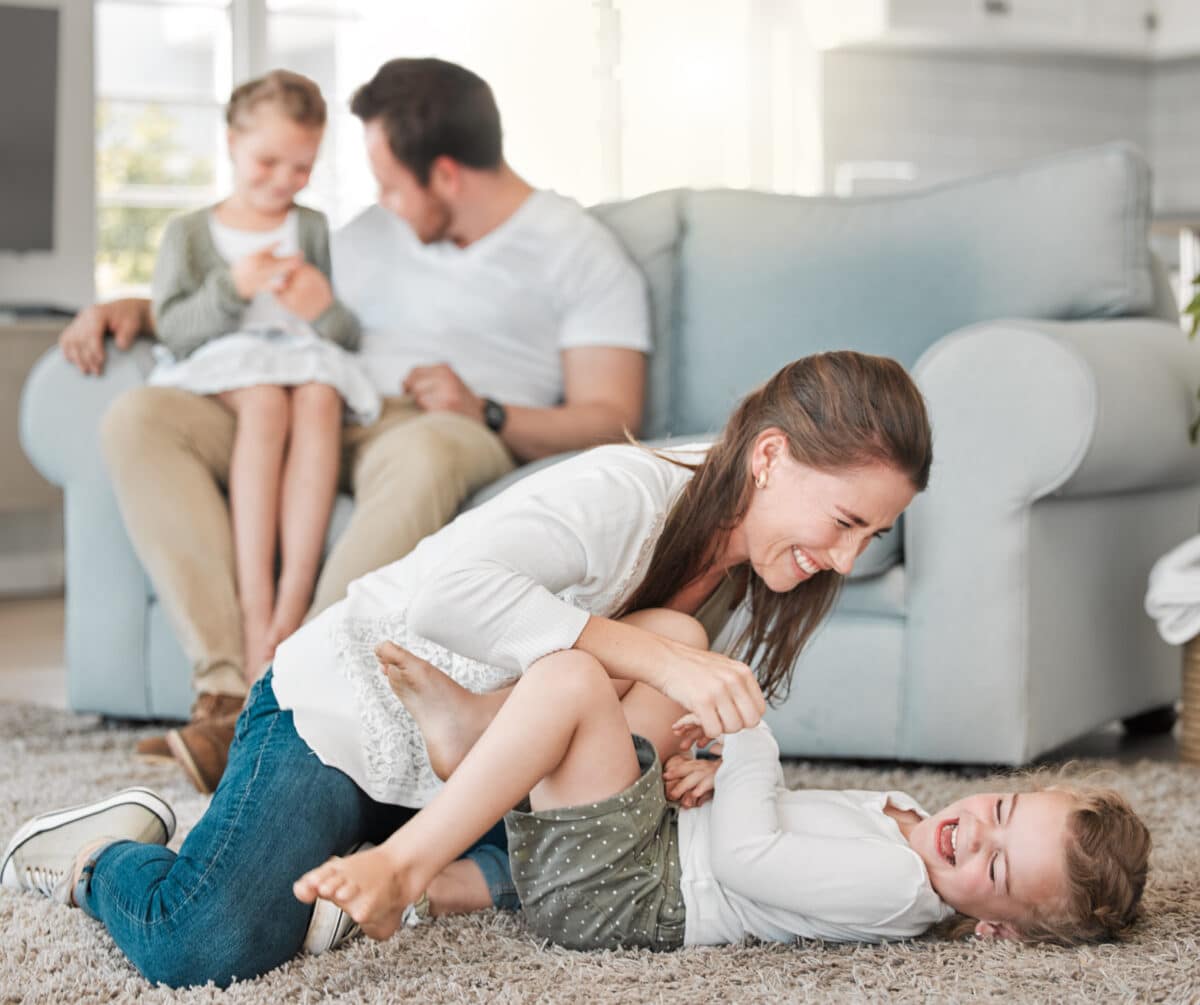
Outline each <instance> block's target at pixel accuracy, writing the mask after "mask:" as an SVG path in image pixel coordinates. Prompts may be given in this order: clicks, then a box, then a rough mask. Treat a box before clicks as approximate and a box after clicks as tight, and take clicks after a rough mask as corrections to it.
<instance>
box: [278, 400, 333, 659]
mask: <svg viewBox="0 0 1200 1005" xmlns="http://www.w3.org/2000/svg"><path fill="white" fill-rule="evenodd" d="M291 399H292V401H291V406H292V411H291V437H290V441H289V443H288V450H287V460H286V461H285V462H284V465H283V491H282V494H281V497H280V501H279V548H280V554H281V557H282V565H281V568H280V571H279V590H278V593H277V594H276V597H275V610H274V613H273V615H272V618H271V625H270V629H269V632H268V637H267V643H268V646H269V648H270V649H271V650H272V651H273V650H274V648H275V646H277V645H278V644H279V643H280V642H282V641H283V640H284V639H286V638H287V637H288V636H289V635H291V634H292V632H294V631H295V630H296V629H297V628H299V627H300V623H301V622H302V621H303V620H304V613H305V611H307V610H308V605H309V602H310V601H311V600H312V593H313V586H314V584H315V583H316V581H317V568H318V566H319V565H320V563H321V552H322V550H323V545H324V544H325V532H326V530H328V528H329V514H330V513H331V512H332V511H333V498H334V494H335V493H336V491H337V476H338V459H339V453H340V451H341V438H342V399H341V396H340V395H339V394H338V393H337V391H336V390H334V388H332V387H330V386H329V385H328V384H302V385H301V386H299V387H296V388H293V389H292V392H291ZM257 669H261V667H259V668H257Z"/></svg>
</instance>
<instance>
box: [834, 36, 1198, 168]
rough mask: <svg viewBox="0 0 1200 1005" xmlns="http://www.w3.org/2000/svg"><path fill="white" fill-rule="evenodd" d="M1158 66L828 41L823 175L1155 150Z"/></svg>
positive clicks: (980, 165) (993, 164) (995, 165)
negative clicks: (873, 48)
mask: <svg viewBox="0 0 1200 1005" xmlns="http://www.w3.org/2000/svg"><path fill="white" fill-rule="evenodd" d="M1153 72H1154V67H1153V65H1152V64H1149V63H1143V62H1134V61H1119V60H1097V59H1085V58H1071V59H1065V58H1063V57H1060V56H1043V57H1035V56H1002V55H984V54H978V53H973V54H970V55H962V54H950V53H914V52H890V53H889V52H860V51H836V52H830V53H827V54H826V56H825V59H824V95H823V108H824V135H825V177H826V186H827V188H828V189H829V190H832V188H833V180H834V175H835V173H836V171H837V168H838V165H839V164H844V163H846V162H851V161H902V162H909V163H911V164H912V165H913V166H914V168H915V170H916V177H915V179H914V181H915V182H916V183H917V184H920V185H925V184H932V183H935V182H939V181H944V180H946V179H949V178H956V177H962V176H964V175H969V174H976V173H979V172H983V171H990V170H993V169H996V168H1002V167H1005V166H1007V165H1009V164H1013V163H1017V162H1020V161H1024V160H1029V159H1030V158H1035V157H1041V156H1045V155H1048V154H1053V153H1057V152H1059V151H1062V150H1068V149H1071V148H1073V147H1083V146H1092V145H1095V144H1098V143H1104V142H1107V141H1110V140H1117V139H1123V140H1130V141H1132V142H1133V143H1135V144H1136V145H1137V146H1138V147H1140V148H1141V149H1142V150H1143V151H1145V152H1146V153H1147V154H1148V155H1149V156H1151V158H1153V150H1152V142H1151V130H1150V126H1149V120H1150V111H1149V109H1150V96H1151V84H1150V79H1151V75H1152V73H1153ZM1193 164H1200V162H1198V161H1196V160H1193Z"/></svg>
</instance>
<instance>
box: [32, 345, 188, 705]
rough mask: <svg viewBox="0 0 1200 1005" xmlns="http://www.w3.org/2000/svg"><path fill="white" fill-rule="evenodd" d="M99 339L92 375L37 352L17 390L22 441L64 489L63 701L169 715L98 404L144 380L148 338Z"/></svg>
mask: <svg viewBox="0 0 1200 1005" xmlns="http://www.w3.org/2000/svg"><path fill="white" fill-rule="evenodd" d="M106 348H107V350H108V354H107V359H106V365H105V368H104V374H103V375H102V376H99V377H85V376H84V375H83V374H81V373H80V372H79V371H78V370H76V369H75V367H74V366H72V365H71V364H70V363H68V362H67V361H66V360H65V359H63V357H62V354H61V353H60V352H59V351H58V350H57V349H54V350H52V351H50V352H48V353H46V354H45V355H44V356H43V357H42V358H41V359H40V360H38V362H37V365H36V366H35V367H34V368H33V372H32V373H31V374H30V375H29V378H28V379H27V380H26V382H25V387H24V389H23V391H22V393H21V443H22V446H24V448H25V452H26V454H28V455H29V458H30V460H31V461H32V462H33V464H34V466H35V467H36V468H37V469H38V470H39V471H40V472H41V473H42V474H43V475H44V476H45V477H46V478H48V479H49V480H50V481H52V482H55V483H56V484H58V485H61V486H62V488H63V500H64V507H63V516H64V522H65V529H66V538H67V553H66V573H67V576H66V580H67V589H66V637H65V639H64V650H65V658H66V667H67V701H68V704H69V705H70V707H71V708H72V709H74V710H75V711H78V712H99V713H101V714H104V715H118V716H138V717H147V716H165V715H172V714H176V713H177V712H178V711H179V705H180V702H179V700H178V698H177V695H176V694H175V693H174V691H172V689H171V688H170V687H169V686H166V685H164V684H163V682H162V681H160V680H159V677H161V676H162V675H155V674H154V673H153V672H152V670H153V668H151V667H150V665H149V655H148V652H149V647H148V640H149V639H150V638H151V636H152V633H153V630H154V629H153V626H152V624H151V622H150V618H149V605H148V603H147V600H148V597H149V595H150V585H149V582H148V580H147V579H146V575H145V573H144V572H143V571H142V566H141V564H140V563H139V562H138V560H137V556H136V555H135V554H134V552H133V547H132V545H131V544H130V543H129V538H128V536H127V535H126V533H125V526H124V524H123V522H122V520H121V514H120V511H119V510H118V508H117V500H116V498H115V497H114V496H113V491H112V486H111V484H110V482H109V478H108V471H107V469H106V468H105V465H104V458H103V456H102V454H101V449H100V424H101V420H102V418H103V416H104V413H105V411H106V410H107V409H108V406H109V405H110V404H111V403H112V402H113V401H114V400H115V399H116V398H117V396H118V395H120V394H121V393H122V392H124V391H126V390H129V389H130V388H134V387H137V386H139V385H141V384H142V383H143V382H144V380H145V374H146V373H148V372H149V369H150V365H151V354H150V344H149V343H148V342H147V341H145V340H139V341H138V342H136V343H134V346H133V347H132V348H131V349H130V350H128V351H124V352H123V351H121V350H118V349H115V348H114V346H113V344H112V342H111V341H110V342H109V344H108V346H107V347H106ZM167 683H168V684H169V683H171V682H170V681H168V682H167ZM180 687H186V680H185V681H183V682H182V683H181V685H180ZM180 687H176V688H175V690H176V691H177V690H179V689H180ZM182 704H183V706H184V707H186V700H185V701H184V702H183V703H182Z"/></svg>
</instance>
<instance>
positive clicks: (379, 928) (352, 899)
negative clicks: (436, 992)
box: [292, 834, 425, 939]
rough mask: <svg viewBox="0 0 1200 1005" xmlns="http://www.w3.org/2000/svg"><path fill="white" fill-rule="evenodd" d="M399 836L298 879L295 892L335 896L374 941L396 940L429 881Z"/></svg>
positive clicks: (308, 898)
mask: <svg viewBox="0 0 1200 1005" xmlns="http://www.w3.org/2000/svg"><path fill="white" fill-rule="evenodd" d="M398 836H399V835H398V834H397V835H393V836H392V837H391V838H390V839H389V840H388V841H387V842H386V843H385V844H382V845H380V846H379V847H378V848H371V849H369V850H367V851H360V852H357V853H355V854H353V855H349V856H347V857H346V858H336V857H335V858H331V859H330V860H329V861H328V862H326V863H325V864H324V865H320V866H317V868H315V869H313V870H311V871H309V872H306V873H305V874H304V875H303V876H301V877H300V878H299V879H298V880H296V882H295V883H294V884H293V886H292V892H293V893H294V894H295V895H296V898H297V899H298V900H302V901H304V902H305V903H306V904H311V903H312V902H313V901H315V900H316V899H317V898H318V897H323V898H325V899H326V900H331V901H333V902H334V903H335V904H337V906H338V907H340V908H341V909H342V910H343V911H345V912H346V913H347V914H349V915H350V917H352V918H353V919H354V920H355V921H357V922H358V923H359V925H361V926H362V930H363V931H364V932H365V933H366V934H367V935H369V936H370V937H371V938H372V939H387V938H390V937H391V936H392V935H393V934H394V933H395V932H396V929H398V928H399V927H400V922H401V919H402V918H403V916H404V909H405V908H406V907H407V906H408V905H409V904H411V903H412V902H413V901H414V900H416V899H417V898H418V897H419V896H420V895H421V891H422V890H423V889H424V888H425V879H424V878H423V877H419V876H417V875H416V874H415V872H414V870H413V869H411V868H410V867H409V866H408V865H407V864H406V863H404V862H402V861H401V860H400V858H399V856H398V854H397V850H398V849H397V845H396V840H397V837H398Z"/></svg>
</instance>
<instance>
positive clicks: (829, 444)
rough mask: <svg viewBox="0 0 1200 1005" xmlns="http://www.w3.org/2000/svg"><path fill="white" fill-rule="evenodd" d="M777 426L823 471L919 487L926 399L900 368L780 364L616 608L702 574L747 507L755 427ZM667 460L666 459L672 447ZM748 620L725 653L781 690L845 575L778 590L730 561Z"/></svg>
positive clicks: (923, 476)
mask: <svg viewBox="0 0 1200 1005" xmlns="http://www.w3.org/2000/svg"><path fill="white" fill-rule="evenodd" d="M770 428H777V429H780V430H782V431H783V433H784V435H785V436H786V437H787V443H788V451H789V453H790V454H791V456H792V458H793V459H794V460H797V461H799V462H801V463H802V464H806V465H808V466H809V467H811V468H817V469H820V470H822V471H845V470H848V469H853V468H857V467H863V466H866V465H868V464H871V463H876V462H878V463H883V464H887V465H889V466H890V467H892V468H895V469H896V470H897V471H899V472H901V473H902V474H903V475H904V476H905V477H907V478H908V480H909V481H910V482H911V483H912V486H913V488H914V489H916V490H917V491H918V492H920V491H923V490H924V488H925V486H926V484H927V483H928V481H929V469H930V465H931V464H932V462H933V435H932V433H931V432H930V428H929V417H928V415H927V414H926V411H925V402H924V399H923V398H922V397H921V392H920V391H918V390H917V387H916V385H915V384H914V383H913V381H912V378H911V377H910V376H909V375H908V374H907V373H906V372H905V370H904V367H902V366H901V365H900V364H899V363H897V362H896V361H895V360H894V359H888V358H887V357H885V356H868V355H865V354H863V353H859V352H850V351H840V352H825V353H819V354H817V355H815V356H805V357H803V358H801V359H798V360H796V361H795V362H792V363H789V364H787V365H786V366H785V367H783V369H781V370H780V371H779V372H778V373H776V374H775V376H774V377H772V378H771V379H770V380H768V381H767V382H766V383H765V384H763V385H762V386H761V387H759V388H758V389H757V390H755V391H752V392H751V393H750V394H748V395H747V396H746V397H745V398H743V399H742V401H741V403H740V404H739V405H738V406H737V408H736V409H735V410H734V412H733V415H732V416H730V418H729V421H728V422H727V423H726V425H725V430H724V432H723V433H722V434H721V438H720V439H719V440H717V442H716V443H714V444H713V445H712V447H711V448H710V449H709V451H708V453H707V455H706V456H705V459H704V460H703V461H702V462H701V463H700V464H682V462H679V461H675V463H677V464H681V466H682V467H690V468H692V470H693V471H694V472H695V474H694V475H693V476H692V478H691V480H690V481H689V483H688V485H687V487H686V488H685V489H684V490H683V492H682V494H681V495H680V498H679V500H678V502H676V504H675V506H674V508H673V509H672V510H671V512H670V514H669V515H668V517H667V521H666V524H665V526H664V527H663V531H662V534H661V535H660V536H659V539H658V542H657V544H656V545H655V548H654V554H653V556H652V557H651V559H650V567H649V569H648V570H647V572H646V576H645V578H644V579H643V580H642V582H641V583H640V584H639V585H638V587H637V588H636V589H635V590H634V591H633V593H632V595H631V596H630V597H629V599H628V600H626V601H625V603H624V604H623V605H622V607H621V610H620V612H619V613H618V614H616V615H615V617H624V616H625V615H626V614H629V613H630V612H632V611H640V610H644V609H646V608H651V607H662V606H664V605H665V604H666V602H667V601H668V600H669V599H670V598H671V596H672V595H673V594H674V593H675V592H676V591H677V590H679V589H680V588H681V587H683V586H685V585H686V584H688V583H691V582H693V581H694V580H695V579H697V578H698V577H699V576H701V575H702V574H703V573H704V572H705V571H706V570H707V569H708V567H709V565H710V564H711V563H712V561H713V558H714V557H715V555H716V554H718V553H719V551H720V549H721V546H722V544H723V543H724V542H725V540H726V539H727V538H728V536H729V534H730V532H731V531H732V530H733V529H734V527H736V526H737V524H738V522H739V521H740V520H741V519H742V517H743V516H744V515H745V513H746V510H747V508H748V507H749V505H750V499H751V497H752V495H753V492H754V479H753V477H752V476H751V473H750V455H751V453H752V451H753V449H754V444H755V441H756V440H757V439H758V435H759V434H760V433H761V432H763V431H764V430H766V429H770ZM667 459H668V460H671V459H672V458H670V457H669V456H668V457H667ZM735 575H736V576H737V577H738V581H739V586H740V589H738V590H737V591H736V592H737V593H738V594H739V596H738V597H737V598H736V600H735V603H736V602H737V601H740V600H741V599H742V598H743V597H744V596H745V595H746V594H749V599H750V605H749V606H750V620H749V623H748V624H747V625H746V628H745V630H744V631H743V632H742V634H741V635H740V637H739V638H738V639H737V640H736V642H735V643H734V645H733V647H732V652H733V653H736V654H738V655H739V656H740V658H742V659H744V660H745V661H746V662H750V661H751V660H753V659H754V658H755V657H756V656H758V657H759V659H758V666H757V674H758V682H759V685H760V686H761V687H762V689H763V693H764V694H765V695H766V697H767V698H768V699H769V700H770V699H779V698H781V697H783V696H784V695H785V694H786V693H787V689H788V686H789V685H790V683H791V675H792V667H793V665H794V664H795V662H796V657H797V656H799V654H800V650H801V649H802V648H803V647H804V644H805V643H806V642H807V641H808V639H809V637H810V636H811V635H812V633H813V632H814V631H815V630H816V628H817V626H818V625H819V624H820V623H821V621H822V620H823V619H824V617H825V615H826V614H828V613H829V610H830V608H831V607H832V606H833V602H834V600H835V599H836V598H837V594H838V590H839V589H840V587H841V583H842V577H841V576H840V575H838V574H837V573H836V572H833V571H832V570H827V571H825V572H821V573H818V574H817V575H815V576H813V577H812V578H811V579H809V580H806V581H805V582H803V583H800V584H799V585H798V586H796V587H795V588H794V589H792V590H790V591H789V592H787V593H774V592H772V591H771V590H770V589H769V588H768V587H767V585H766V584H765V583H764V582H763V581H762V580H761V579H759V578H758V577H757V576H755V575H753V574H752V573H751V572H750V571H749V569H748V568H743V569H740V570H737V572H736V573H735Z"/></svg>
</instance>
